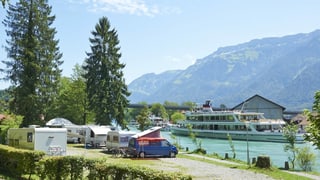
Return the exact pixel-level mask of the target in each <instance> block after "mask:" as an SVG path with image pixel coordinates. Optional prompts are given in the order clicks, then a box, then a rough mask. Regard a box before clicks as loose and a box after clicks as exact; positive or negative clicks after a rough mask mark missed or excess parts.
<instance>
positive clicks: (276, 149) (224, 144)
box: [161, 131, 320, 172]
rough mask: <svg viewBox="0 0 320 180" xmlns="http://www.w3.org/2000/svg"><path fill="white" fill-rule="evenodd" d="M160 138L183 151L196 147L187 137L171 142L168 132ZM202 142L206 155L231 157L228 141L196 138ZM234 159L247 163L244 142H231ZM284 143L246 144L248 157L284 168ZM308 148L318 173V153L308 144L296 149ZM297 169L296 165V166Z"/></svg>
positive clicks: (286, 155) (319, 166) (319, 155)
mask: <svg viewBox="0 0 320 180" xmlns="http://www.w3.org/2000/svg"><path fill="white" fill-rule="evenodd" d="M161 136H162V137H165V138H167V139H168V140H169V141H170V142H171V143H174V142H175V141H177V142H178V143H179V144H180V145H181V146H182V147H183V148H184V149H185V148H186V147H188V148H189V150H190V151H192V150H194V149H196V146H195V145H194V143H193V142H192V141H191V139H190V138H189V137H186V136H176V140H173V139H172V137H171V133H170V132H163V131H161ZM198 139H199V140H201V142H202V147H203V148H204V149H205V150H206V151H207V153H208V154H212V153H217V154H219V155H220V156H221V157H225V153H228V154H229V157H232V156H233V153H232V150H231V147H230V144H229V141H228V140H220V139H209V138H198ZM232 143H233V145H234V148H235V152H236V159H239V160H242V161H244V162H247V142H246V141H235V140H233V141H232ZM284 145H285V144H284V143H272V142H253V141H249V142H248V149H249V157H250V160H252V158H253V157H257V156H259V155H267V156H269V157H270V158H271V162H272V165H273V166H276V167H284V163H285V161H288V153H287V152H284V150H283V149H284V148H283V147H284ZM304 146H310V147H311V149H312V150H313V152H314V153H315V154H316V155H317V159H316V165H315V166H314V167H313V171H318V172H320V151H319V150H315V149H314V147H312V146H311V145H310V144H309V143H305V144H297V147H304ZM296 167H297V168H298V165H296Z"/></svg>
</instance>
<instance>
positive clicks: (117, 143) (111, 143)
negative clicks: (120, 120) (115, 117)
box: [106, 130, 136, 150]
mask: <svg viewBox="0 0 320 180" xmlns="http://www.w3.org/2000/svg"><path fill="white" fill-rule="evenodd" d="M135 134H136V132H133V131H118V130H115V131H109V132H108V135H107V141H106V149H107V150H112V149H119V148H127V147H128V143H129V140H130V139H131V136H133V135H135Z"/></svg>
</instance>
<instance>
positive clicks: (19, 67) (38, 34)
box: [1, 0, 63, 127]
mask: <svg viewBox="0 0 320 180" xmlns="http://www.w3.org/2000/svg"><path fill="white" fill-rule="evenodd" d="M7 13H8V14H7V16H6V19H5V20H4V21H3V23H4V25H5V26H6V27H7V30H6V34H7V36H8V37H9V38H10V39H8V40H7V46H6V47H5V49H6V51H7V53H8V58H9V59H7V60H3V61H2V62H3V63H4V64H5V65H6V68H7V69H1V71H2V72H5V73H6V75H7V76H6V79H8V80H10V81H11V82H12V84H13V89H12V91H11V93H12V97H13V100H12V101H11V102H10V103H11V105H10V107H11V109H10V110H11V111H12V112H13V113H15V114H18V115H22V116H23V117H24V118H23V122H22V124H21V126H23V127H25V126H28V125H30V124H41V122H43V121H41V120H44V118H46V114H47V111H48V108H49V107H50V105H51V104H52V103H53V101H54V100H55V97H56V95H57V84H58V82H59V79H60V76H61V70H60V69H59V66H60V65H61V64H62V63H63V62H62V61H61V60H60V58H61V57H62V54H61V53H60V52H59V48H58V40H56V39H55V34H56V30H55V28H52V27H51V25H52V23H53V22H54V20H55V16H52V15H51V6H49V5H48V2H47V0H30V1H29V0H20V1H18V2H17V3H16V4H15V5H12V4H9V9H8V11H7Z"/></svg>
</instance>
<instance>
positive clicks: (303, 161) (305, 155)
mask: <svg viewBox="0 0 320 180" xmlns="http://www.w3.org/2000/svg"><path fill="white" fill-rule="evenodd" d="M297 153H298V154H297V163H298V165H299V167H300V168H301V169H302V170H303V171H311V170H312V166H313V165H314V164H315V161H316V155H315V154H314V153H312V152H311V150H310V147H308V146H306V147H303V148H300V149H298V152H297Z"/></svg>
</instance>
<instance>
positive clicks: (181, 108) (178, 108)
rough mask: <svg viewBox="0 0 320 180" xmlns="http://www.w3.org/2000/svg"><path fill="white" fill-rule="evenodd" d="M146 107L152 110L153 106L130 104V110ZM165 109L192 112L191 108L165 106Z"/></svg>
mask: <svg viewBox="0 0 320 180" xmlns="http://www.w3.org/2000/svg"><path fill="white" fill-rule="evenodd" d="M144 106H147V107H148V108H151V107H152V105H151V104H147V105H145V104H129V105H128V108H141V109H142V108H144ZM163 107H164V108H166V109H171V110H190V107H189V106H165V105H163Z"/></svg>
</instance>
